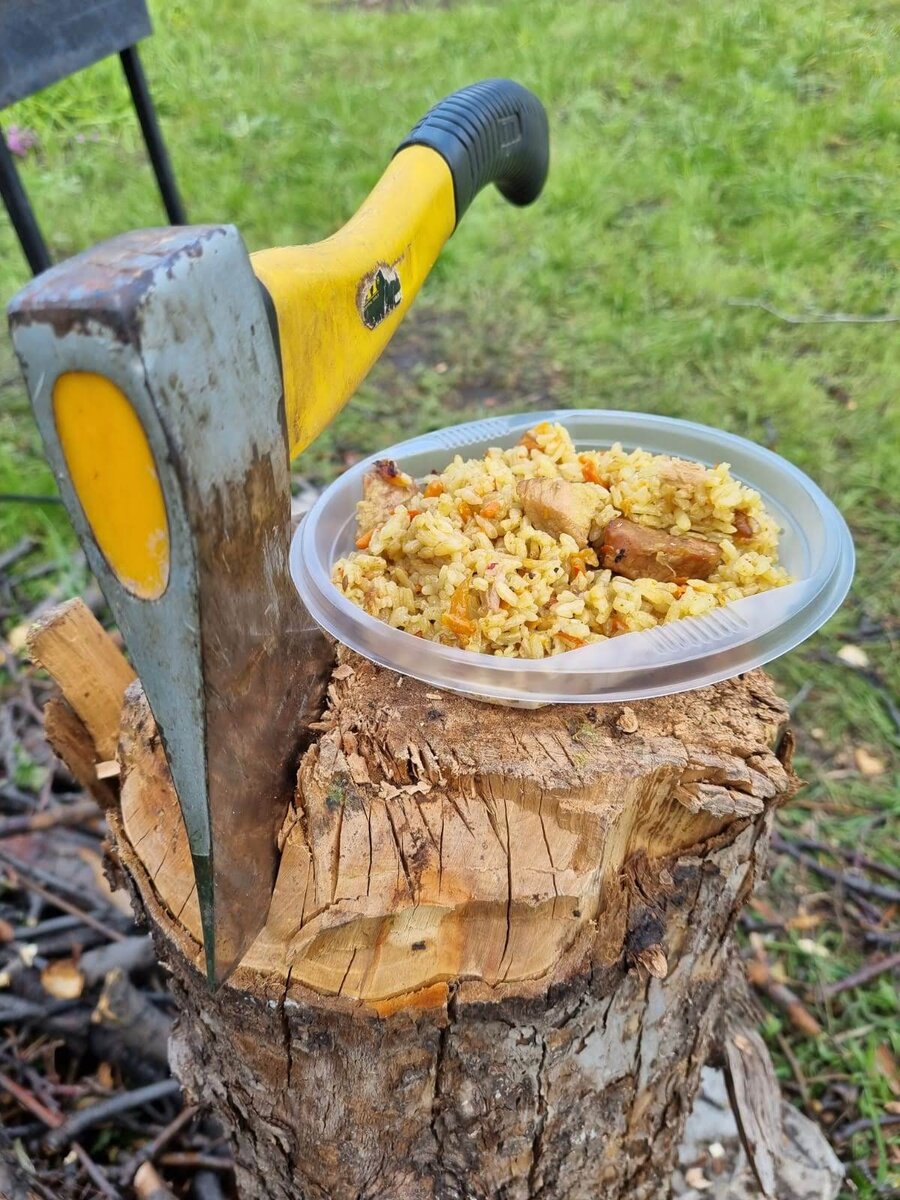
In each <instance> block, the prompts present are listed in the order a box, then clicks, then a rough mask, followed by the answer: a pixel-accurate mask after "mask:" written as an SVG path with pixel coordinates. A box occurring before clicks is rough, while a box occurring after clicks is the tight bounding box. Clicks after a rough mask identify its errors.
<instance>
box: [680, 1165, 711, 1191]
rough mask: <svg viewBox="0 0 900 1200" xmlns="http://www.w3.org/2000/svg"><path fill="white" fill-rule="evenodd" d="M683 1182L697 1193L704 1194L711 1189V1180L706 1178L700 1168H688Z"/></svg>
mask: <svg viewBox="0 0 900 1200" xmlns="http://www.w3.org/2000/svg"><path fill="white" fill-rule="evenodd" d="M684 1182H685V1183H686V1184H687V1185H688V1187H692V1188H693V1189H694V1190H695V1191H697V1192H705V1191H706V1189H707V1188H711V1187H712V1180H711V1179H707V1178H706V1176H705V1175H704V1174H703V1168H702V1167H689V1168H688V1169H687V1171H685V1173H684Z"/></svg>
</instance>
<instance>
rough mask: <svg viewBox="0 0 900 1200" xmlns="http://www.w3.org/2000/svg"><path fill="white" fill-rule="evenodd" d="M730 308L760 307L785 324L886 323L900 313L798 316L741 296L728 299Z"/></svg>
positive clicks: (899, 319)
mask: <svg viewBox="0 0 900 1200" xmlns="http://www.w3.org/2000/svg"><path fill="white" fill-rule="evenodd" d="M728 303H729V305H730V306H731V307H732V308H760V309H762V311H763V312H767V313H771V314H772V316H773V317H777V318H778V320H779V321H784V322H785V324H787V325H887V324H890V323H891V322H893V321H900V313H872V314H871V315H870V314H866V313H863V314H857V313H842V312H833V313H808V314H806V315H805V316H798V315H796V314H795V313H786V312H782V311H781V309H780V308H775V306H774V305H772V304H769V303H768V301H766V300H744V299H741V298H738V299H734V300H729V301H728Z"/></svg>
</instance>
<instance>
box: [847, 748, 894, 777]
mask: <svg viewBox="0 0 900 1200" xmlns="http://www.w3.org/2000/svg"><path fill="white" fill-rule="evenodd" d="M853 761H854V762H855V763H856V769H857V771H859V773H860V775H864V776H865V777H866V779H875V778H876V777H877V776H879V775H883V774H884V773H885V771H886V770H887V767H886V765H885V762H884V759H883V758H879V757H878V755H877V754H872V753H871V752H870V751H869V750H867V749H866V748H865V746H857V747H856V749H855V750H854V751H853Z"/></svg>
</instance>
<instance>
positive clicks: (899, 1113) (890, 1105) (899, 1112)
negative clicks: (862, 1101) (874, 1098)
mask: <svg viewBox="0 0 900 1200" xmlns="http://www.w3.org/2000/svg"><path fill="white" fill-rule="evenodd" d="M884 1111H885V1112H886V1113H890V1114H891V1116H892V1117H900V1100H888V1102H887V1104H886V1105H885V1106H884Z"/></svg>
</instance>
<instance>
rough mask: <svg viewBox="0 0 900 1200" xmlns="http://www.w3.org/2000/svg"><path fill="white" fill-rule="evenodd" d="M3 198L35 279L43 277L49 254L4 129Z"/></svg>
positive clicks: (0, 152) (0, 147) (0, 146)
mask: <svg viewBox="0 0 900 1200" xmlns="http://www.w3.org/2000/svg"><path fill="white" fill-rule="evenodd" d="M0 197H2V198H3V203H4V204H5V205H6V211H7V212H8V213H9V219H10V220H11V221H12V224H13V229H14V230H15V231H16V236H17V237H18V239H19V243H20V245H21V247H22V250H23V251H24V253H25V257H26V258H27V259H28V265H29V266H30V267H31V270H32V271H33V273H34V274H35V275H40V273H41V271H46V270H47V268H48V267H49V266H50V265H51V262H50V253H49V251H48V250H47V244H46V242H45V241H44V239H43V237H42V236H41V231H40V229H39V228H38V223H37V221H36V219H35V216H34V213H33V212H32V210H31V205H30V204H29V202H28V197H27V196H26V195H25V189H24V188H23V187H22V181H21V179H20V178H19V172H18V171H17V170H16V164H15V163H14V162H13V156H12V153H11V151H10V149H9V147H8V146H7V144H6V138H5V137H4V136H3V130H2V128H0Z"/></svg>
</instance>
